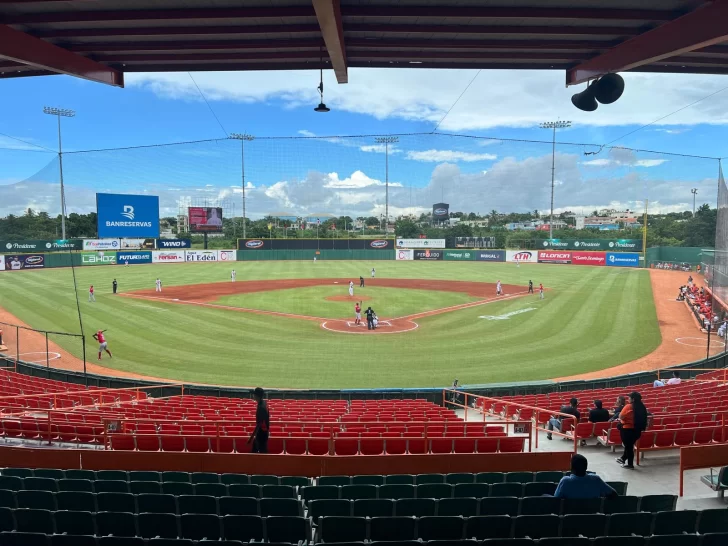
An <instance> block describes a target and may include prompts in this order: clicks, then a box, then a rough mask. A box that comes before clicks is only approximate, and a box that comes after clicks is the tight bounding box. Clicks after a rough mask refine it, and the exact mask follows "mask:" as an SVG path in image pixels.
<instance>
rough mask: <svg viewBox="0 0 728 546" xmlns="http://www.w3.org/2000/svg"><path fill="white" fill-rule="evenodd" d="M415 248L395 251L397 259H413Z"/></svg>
mask: <svg viewBox="0 0 728 546" xmlns="http://www.w3.org/2000/svg"><path fill="white" fill-rule="evenodd" d="M413 253H414V250H397V251H395V253H394V258H395V260H413V259H414V258H413V257H412V254H413Z"/></svg>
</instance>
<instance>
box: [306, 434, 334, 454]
mask: <svg viewBox="0 0 728 546" xmlns="http://www.w3.org/2000/svg"><path fill="white" fill-rule="evenodd" d="M307 442H308V453H309V454H310V455H328V454H329V441H328V440H324V439H323V438H310V439H309V440H307Z"/></svg>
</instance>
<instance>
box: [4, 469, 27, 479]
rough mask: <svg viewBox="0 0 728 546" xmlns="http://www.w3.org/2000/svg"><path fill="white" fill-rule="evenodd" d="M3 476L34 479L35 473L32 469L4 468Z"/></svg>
mask: <svg viewBox="0 0 728 546" xmlns="http://www.w3.org/2000/svg"><path fill="white" fill-rule="evenodd" d="M2 475H3V476H13V477H16V478H32V477H33V471H32V470H31V469H30V468H3V470H2Z"/></svg>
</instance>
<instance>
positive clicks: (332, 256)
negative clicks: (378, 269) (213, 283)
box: [237, 249, 394, 262]
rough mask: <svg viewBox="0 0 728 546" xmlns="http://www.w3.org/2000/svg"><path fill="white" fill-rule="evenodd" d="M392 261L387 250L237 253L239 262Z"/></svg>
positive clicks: (392, 256) (240, 251)
mask: <svg viewBox="0 0 728 546" xmlns="http://www.w3.org/2000/svg"><path fill="white" fill-rule="evenodd" d="M314 258H316V259H317V260H393V259H394V251H393V250H391V249H389V250H315V249H312V250H256V251H255V252H250V251H246V250H238V251H237V259H238V261H240V262H247V261H259V260H262V261H270V260H308V261H310V262H312V261H313V259H314Z"/></svg>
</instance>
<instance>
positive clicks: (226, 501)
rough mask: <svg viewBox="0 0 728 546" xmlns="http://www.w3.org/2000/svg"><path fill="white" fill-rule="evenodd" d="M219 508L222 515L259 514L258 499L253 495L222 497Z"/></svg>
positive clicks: (219, 500)
mask: <svg viewBox="0 0 728 546" xmlns="http://www.w3.org/2000/svg"><path fill="white" fill-rule="evenodd" d="M218 506H219V508H218V510H219V514H220V515H221V516H258V515H259V508H258V499H254V498H252V497H220V498H219V499H218Z"/></svg>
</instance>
